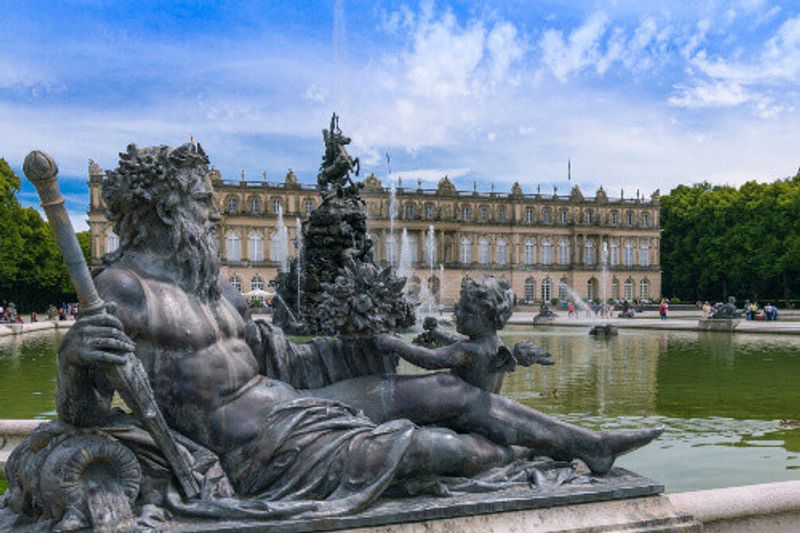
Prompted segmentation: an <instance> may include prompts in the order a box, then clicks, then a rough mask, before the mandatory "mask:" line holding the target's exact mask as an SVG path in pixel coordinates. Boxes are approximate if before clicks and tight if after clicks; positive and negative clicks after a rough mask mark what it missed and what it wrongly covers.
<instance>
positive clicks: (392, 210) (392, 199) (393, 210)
mask: <svg viewBox="0 0 800 533" xmlns="http://www.w3.org/2000/svg"><path fill="white" fill-rule="evenodd" d="M396 220H397V189H395V187H394V183H392V184H391V185H390V186H389V235H391V237H392V238H394V224H395V221H396Z"/></svg>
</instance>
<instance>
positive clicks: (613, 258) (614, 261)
mask: <svg viewBox="0 0 800 533" xmlns="http://www.w3.org/2000/svg"><path fill="white" fill-rule="evenodd" d="M608 262H609V263H610V264H611V266H617V265H618V264H619V244H617V243H615V242H612V243H611V253H610V254H609V256H608ZM617 298H619V296H617Z"/></svg>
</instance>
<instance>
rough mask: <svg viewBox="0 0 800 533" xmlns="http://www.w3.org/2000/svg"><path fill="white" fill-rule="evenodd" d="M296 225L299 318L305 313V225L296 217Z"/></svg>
mask: <svg viewBox="0 0 800 533" xmlns="http://www.w3.org/2000/svg"><path fill="white" fill-rule="evenodd" d="M294 224H295V226H294V227H295V231H296V232H297V242H296V245H295V247H296V248H297V260H296V262H297V264H296V265H295V267H296V269H297V272H296V273H297V316H298V317H300V316H302V313H303V305H302V301H303V299H302V295H303V289H302V272H303V270H302V269H301V268H300V267H301V264H300V261H301V260H302V259H301V258H302V257H303V223H302V222H301V221H300V217H295V219H294Z"/></svg>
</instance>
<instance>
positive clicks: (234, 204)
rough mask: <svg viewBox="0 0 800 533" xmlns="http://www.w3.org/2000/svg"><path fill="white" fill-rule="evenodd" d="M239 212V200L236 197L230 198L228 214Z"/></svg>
mask: <svg viewBox="0 0 800 533" xmlns="http://www.w3.org/2000/svg"><path fill="white" fill-rule="evenodd" d="M238 212H239V199H238V198H236V197H235V196H231V197H230V198H228V213H231V214H233V213H238Z"/></svg>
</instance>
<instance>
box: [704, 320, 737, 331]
mask: <svg viewBox="0 0 800 533" xmlns="http://www.w3.org/2000/svg"><path fill="white" fill-rule="evenodd" d="M737 323H738V322H737V321H736V320H735V319H733V318H707V319H705V320H703V319H700V320H699V321H698V323H697V326H698V327H699V328H700V330H701V331H733V330H734V329H735V328H736V324H737Z"/></svg>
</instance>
